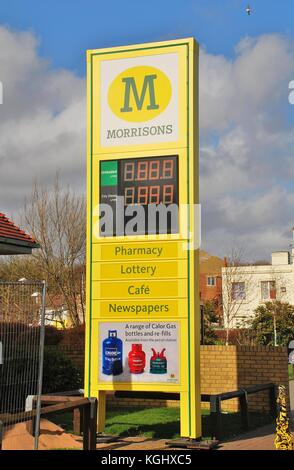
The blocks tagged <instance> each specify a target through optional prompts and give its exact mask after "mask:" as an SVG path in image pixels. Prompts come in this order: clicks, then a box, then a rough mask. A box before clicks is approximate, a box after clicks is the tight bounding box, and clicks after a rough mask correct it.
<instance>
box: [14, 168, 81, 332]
mask: <svg viewBox="0 0 294 470" xmlns="http://www.w3.org/2000/svg"><path fill="white" fill-rule="evenodd" d="M23 221H24V224H25V226H26V228H27V229H28V231H29V233H30V234H32V235H33V236H34V237H35V238H36V240H37V241H38V242H39V244H40V249H39V250H34V253H33V259H34V263H31V266H30V267H31V270H27V271H26V272H25V273H24V272H23V274H22V276H24V275H25V277H28V275H30V273H31V274H32V276H36V275H37V276H38V278H39V279H40V277H41V279H45V280H46V281H47V283H48V295H49V296H51V304H54V297H55V296H56V295H59V296H62V299H63V300H64V303H65V307H66V310H67V312H68V314H69V317H70V320H71V323H72V324H73V325H79V324H80V323H81V322H83V321H84V318H85V251H86V203H85V198H84V196H79V195H77V194H75V193H74V192H73V191H71V190H70V189H69V188H62V187H61V185H60V180H59V177H58V175H57V176H56V180H55V183H54V185H53V187H51V188H49V189H44V188H42V187H41V186H40V185H39V183H38V182H36V183H35V184H34V186H33V190H32V193H31V195H30V197H29V198H28V199H27V200H26V202H25V207H24V211H23ZM15 263H17V262H15ZM26 267H27V268H28V267H29V265H28V264H27V265H26ZM56 314H57V316H58V315H60V313H59V312H58V310H57V312H56Z"/></svg>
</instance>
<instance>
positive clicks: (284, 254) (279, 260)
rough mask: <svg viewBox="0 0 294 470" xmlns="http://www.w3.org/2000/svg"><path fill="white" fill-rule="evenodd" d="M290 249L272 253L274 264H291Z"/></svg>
mask: <svg viewBox="0 0 294 470" xmlns="http://www.w3.org/2000/svg"><path fill="white" fill-rule="evenodd" d="M289 258H290V256H289V251H274V252H273V253H272V265H273V266H278V265H285V264H290V259H289Z"/></svg>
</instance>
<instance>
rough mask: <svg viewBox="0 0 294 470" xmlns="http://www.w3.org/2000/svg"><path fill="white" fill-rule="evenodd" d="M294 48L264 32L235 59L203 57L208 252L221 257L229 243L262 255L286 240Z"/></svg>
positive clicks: (293, 144)
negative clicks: (289, 84) (290, 88)
mask: <svg viewBox="0 0 294 470" xmlns="http://www.w3.org/2000/svg"><path fill="white" fill-rule="evenodd" d="M293 46H294V45H293V44H291V43H290V42H289V41H288V40H286V39H285V38H283V37H281V36H278V35H267V36H261V37H259V38H255V39H252V38H245V39H244V40H242V41H241V43H240V44H238V45H237V46H236V49H235V50H236V57H235V58H234V60H228V59H226V58H224V57H215V56H212V55H209V54H208V53H206V52H202V54H201V56H200V124H201V129H200V135H201V136H202V142H201V152H200V154H201V180H200V187H201V199H202V213H203V214H202V216H203V224H204V234H203V240H205V246H206V248H208V249H209V250H210V251H214V252H218V253H219V254H222V255H224V254H225V253H226V252H228V251H229V250H230V244H231V243H232V240H234V243H238V244H240V245H242V246H243V247H244V248H245V250H246V252H248V253H251V256H253V257H254V256H255V257H265V256H269V254H270V252H271V250H272V249H287V248H288V245H289V243H290V242H291V233H290V228H291V226H292V225H293V222H294V213H292V212H293V210H292V207H293V202H294V185H292V186H291V183H292V181H293V172H294V163H293V162H294V159H293V156H294V155H293V153H294V128H293V126H291V125H290V124H289V122H288V121H287V113H289V112H291V111H292V110H291V109H290V107H289V105H288V103H287V100H288V83H289V81H290V80H291V77H292V78H293V76H294V47H293ZM292 112H293V113H294V108H293V111H292ZM212 136H213V138H212Z"/></svg>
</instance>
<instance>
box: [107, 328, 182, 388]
mask: <svg viewBox="0 0 294 470" xmlns="http://www.w3.org/2000/svg"><path fill="white" fill-rule="evenodd" d="M110 328H111V329H110ZM178 330H179V325H178V323H177V322H122V323H116V322H112V323H111V324H110V323H105V322H101V323H100V328H99V339H98V341H99V362H98V368H99V370H98V376H99V382H107V383H114V384H116V383H119V382H124V383H127V382H130V383H158V384H162V383H165V384H168V383H171V384H178V383H179V342H178Z"/></svg>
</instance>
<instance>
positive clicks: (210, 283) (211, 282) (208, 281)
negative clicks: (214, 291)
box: [207, 276, 216, 287]
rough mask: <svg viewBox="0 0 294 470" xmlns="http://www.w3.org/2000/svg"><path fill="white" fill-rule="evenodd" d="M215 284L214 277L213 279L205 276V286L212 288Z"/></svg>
mask: <svg viewBox="0 0 294 470" xmlns="http://www.w3.org/2000/svg"><path fill="white" fill-rule="evenodd" d="M215 284H216V281H215V277H213V276H207V285H208V286H213V287H214V286H215Z"/></svg>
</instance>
